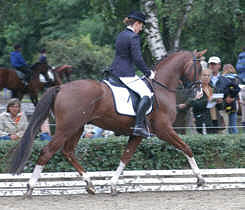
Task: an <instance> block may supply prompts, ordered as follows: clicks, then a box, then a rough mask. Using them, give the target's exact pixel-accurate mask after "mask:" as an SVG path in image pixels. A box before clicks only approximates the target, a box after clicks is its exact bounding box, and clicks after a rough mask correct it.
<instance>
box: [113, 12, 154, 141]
mask: <svg viewBox="0 0 245 210" xmlns="http://www.w3.org/2000/svg"><path fill="white" fill-rule="evenodd" d="M123 22H124V23H125V24H126V26H127V27H126V29H125V30H124V31H122V32H121V33H119V35H118V36H117V39H116V44H115V48H116V52H115V58H114V60H113V62H112V65H111V72H112V74H113V75H114V76H116V77H118V78H119V79H120V80H121V81H122V82H123V83H124V84H125V85H126V86H127V87H129V88H130V89H132V90H133V91H135V92H136V93H138V95H139V96H140V102H139V104H138V108H137V111H136V122H135V127H134V130H133V135H135V136H143V137H149V136H150V134H149V132H148V131H147V129H146V126H145V114H146V111H147V110H148V109H149V108H150V106H151V97H152V92H151V91H150V90H149V89H148V87H147V86H146V84H145V83H144V82H143V81H142V80H141V79H140V78H139V77H138V76H137V75H136V74H135V69H134V65H136V67H137V68H138V69H139V70H140V71H141V72H143V74H144V75H145V76H146V77H148V78H150V79H153V78H154V76H155V73H154V72H153V71H151V70H150V69H149V68H148V67H147V65H146V64H145V62H144V59H143V57H142V53H141V46H140V37H139V35H138V34H139V32H140V31H142V28H143V25H144V24H145V15H144V14H143V13H142V12H140V11H133V12H131V13H130V14H129V15H128V16H127V17H126V18H125V19H124V21H123Z"/></svg>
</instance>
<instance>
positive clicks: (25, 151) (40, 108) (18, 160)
mask: <svg viewBox="0 0 245 210" xmlns="http://www.w3.org/2000/svg"><path fill="white" fill-rule="evenodd" d="M58 92H59V87H52V88H49V89H48V90H47V91H46V92H45V94H44V95H43V97H42V98H41V100H40V101H39V103H38V104H37V106H36V108H35V111H34V113H33V115H32V117H31V119H30V122H29V125H28V127H27V129H26V131H25V133H24V135H23V137H22V139H21V141H20V142H19V144H18V145H17V148H16V151H15V153H14V154H13V158H12V160H11V167H10V173H12V174H20V173H21V172H22V170H23V168H24V166H25V163H26V161H27V160H28V159H29V157H30V155H31V149H32V144H33V141H34V138H35V137H36V135H37V133H38V131H39V129H40V127H41V125H42V123H43V122H44V121H45V119H46V118H47V117H48V114H49V112H50V109H51V108H52V106H53V104H54V101H55V97H56V95H57V93H58Z"/></svg>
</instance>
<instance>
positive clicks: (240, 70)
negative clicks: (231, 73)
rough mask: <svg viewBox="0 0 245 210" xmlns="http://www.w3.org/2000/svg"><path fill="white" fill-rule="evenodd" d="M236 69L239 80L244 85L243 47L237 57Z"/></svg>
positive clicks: (244, 64)
mask: <svg viewBox="0 0 245 210" xmlns="http://www.w3.org/2000/svg"><path fill="white" fill-rule="evenodd" d="M236 69H237V73H238V76H239V78H240V80H241V81H242V83H245V47H244V48H243V50H242V52H241V53H240V54H239V55H238V60H237V64H236Z"/></svg>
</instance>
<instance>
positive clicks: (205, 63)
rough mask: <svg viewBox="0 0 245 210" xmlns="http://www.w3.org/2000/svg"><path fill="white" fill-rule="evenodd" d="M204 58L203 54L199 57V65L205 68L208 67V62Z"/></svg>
mask: <svg viewBox="0 0 245 210" xmlns="http://www.w3.org/2000/svg"><path fill="white" fill-rule="evenodd" d="M205 59H206V58H205V57H204V56H202V57H201V61H200V63H201V66H202V69H207V68H208V63H207V61H206V60H205Z"/></svg>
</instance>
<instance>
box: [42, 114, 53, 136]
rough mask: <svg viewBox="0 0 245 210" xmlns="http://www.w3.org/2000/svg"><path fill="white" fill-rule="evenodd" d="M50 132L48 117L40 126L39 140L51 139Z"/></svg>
mask: <svg viewBox="0 0 245 210" xmlns="http://www.w3.org/2000/svg"><path fill="white" fill-rule="evenodd" d="M51 139H52V137H51V132H50V128H49V120H48V118H47V119H46V120H45V121H44V123H43V124H42V126H41V133H40V140H42V141H51Z"/></svg>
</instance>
